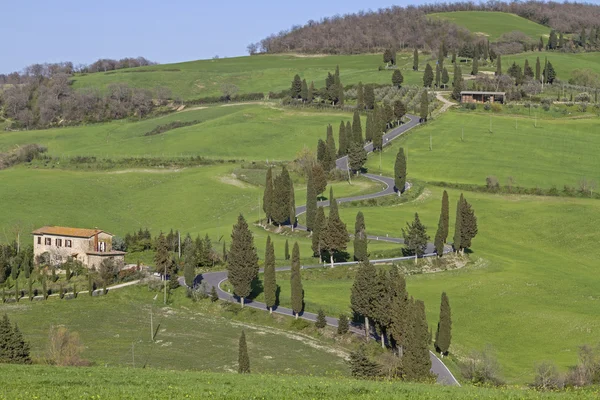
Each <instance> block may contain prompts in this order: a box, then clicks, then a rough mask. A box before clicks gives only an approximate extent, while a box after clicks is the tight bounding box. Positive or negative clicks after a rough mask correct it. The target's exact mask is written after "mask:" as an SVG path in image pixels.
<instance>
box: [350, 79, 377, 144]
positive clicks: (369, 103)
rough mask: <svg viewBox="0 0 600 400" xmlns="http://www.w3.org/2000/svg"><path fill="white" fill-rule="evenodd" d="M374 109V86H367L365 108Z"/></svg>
mask: <svg viewBox="0 0 600 400" xmlns="http://www.w3.org/2000/svg"><path fill="white" fill-rule="evenodd" d="M373 107H375V89H374V88H373V85H365V108H366V109H367V110H372V109H373ZM346 132H348V130H346Z"/></svg>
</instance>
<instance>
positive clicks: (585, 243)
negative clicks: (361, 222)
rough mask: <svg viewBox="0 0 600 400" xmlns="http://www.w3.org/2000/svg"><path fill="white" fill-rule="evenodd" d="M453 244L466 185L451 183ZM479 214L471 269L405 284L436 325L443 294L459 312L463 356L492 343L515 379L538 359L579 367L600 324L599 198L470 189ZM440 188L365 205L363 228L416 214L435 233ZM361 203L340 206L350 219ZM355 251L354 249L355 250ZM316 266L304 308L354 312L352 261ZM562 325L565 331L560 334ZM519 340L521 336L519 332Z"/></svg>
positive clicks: (373, 229)
mask: <svg viewBox="0 0 600 400" xmlns="http://www.w3.org/2000/svg"><path fill="white" fill-rule="evenodd" d="M448 192H449V196H450V204H451V205H450V221H451V230H450V241H451V237H452V235H453V229H452V227H453V225H454V210H455V204H456V200H457V199H458V197H459V195H460V192H458V191H455V190H449V191H448ZM465 196H466V198H467V200H468V201H469V202H470V203H471V204H472V205H473V208H474V209H475V212H476V215H477V217H478V226H479V234H478V236H477V237H476V238H475V239H474V241H473V250H474V254H472V255H471V259H472V261H473V263H474V265H472V266H471V267H468V268H466V269H460V270H455V271H451V272H442V273H436V274H426V275H413V276H410V277H409V278H408V289H409V291H410V293H411V294H412V295H413V296H415V297H416V298H419V299H423V300H425V303H426V308H427V317H428V321H429V324H430V325H431V326H435V324H436V322H437V318H438V315H439V301H440V300H439V299H440V294H441V292H442V291H446V292H447V293H448V295H449V297H450V303H451V306H452V312H453V317H452V318H453V333H452V337H453V343H454V344H453V347H452V349H451V352H453V353H454V354H455V355H457V356H458V357H459V358H460V357H462V356H465V355H467V354H468V353H469V352H470V350H472V349H474V348H482V347H483V346H484V345H486V344H488V343H489V344H492V345H493V347H494V348H495V349H496V350H497V352H498V358H499V361H500V363H501V365H502V367H503V374H504V375H505V377H506V379H508V381H509V382H514V383H528V382H530V381H531V379H532V374H533V366H534V364H535V363H536V362H539V361H542V360H546V359H549V360H554V361H556V362H557V363H558V364H559V365H560V366H561V367H562V368H563V369H566V367H568V366H570V365H574V364H575V362H576V360H577V346H579V345H581V344H585V343H590V344H595V343H596V342H597V337H598V332H599V330H600V321H599V319H598V318H597V317H596V311H595V310H596V309H597V307H598V304H597V303H598V296H597V293H598V291H599V290H600V285H599V284H598V281H597V279H595V275H596V269H597V268H596V264H597V262H596V260H597V259H598V257H599V256H600V252H599V251H598V250H597V249H595V243H597V242H598V240H600V233H598V232H597V230H596V229H595V228H594V226H595V222H594V221H595V220H596V219H597V216H598V215H600V203H599V202H598V201H594V200H581V199H561V198H549V197H533V196H499V195H489V194H481V193H465ZM441 197H442V189H440V188H437V187H430V188H428V189H426V190H425V192H424V194H423V195H422V196H421V198H420V199H419V200H417V201H416V202H413V203H408V204H402V205H398V206H392V207H369V208H363V209H362V210H361V211H362V212H363V213H364V215H365V222H366V226H367V232H368V233H370V234H374V235H385V234H386V233H389V234H390V235H394V236H401V228H403V227H405V226H406V222H408V221H410V220H412V219H413V218H414V213H415V212H418V213H419V216H420V217H421V221H423V223H424V224H425V225H426V226H427V227H428V234H429V235H430V236H434V235H435V229H436V227H437V221H438V218H439V209H440V203H441ZM357 211H358V209H356V208H345V207H344V208H341V209H340V215H341V216H342V219H343V220H344V222H346V224H347V225H348V226H351V225H352V224H353V223H354V218H355V215H356V212H357ZM350 248H351V247H350ZM307 273H310V274H311V276H312V278H311V279H310V280H304V281H303V285H304V290H305V299H306V304H307V309H308V311H312V312H315V311H317V310H318V308H320V307H323V308H324V309H326V310H327V311H328V312H329V313H331V314H333V315H337V314H338V313H340V312H348V311H349V308H348V307H349V303H350V287H351V285H352V282H353V276H354V272H353V268H350V269H347V271H346V270H343V271H335V272H331V273H328V272H327V271H321V278H319V277H318V275H315V274H317V272H312V271H311V272H307ZM288 275H289V274H287V273H282V275H281V283H280V285H281V289H282V290H281V302H282V305H287V304H289V281H288ZM556 332H560V335H557V334H556ZM516 338H518V339H516Z"/></svg>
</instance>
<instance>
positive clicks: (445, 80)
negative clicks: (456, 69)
mask: <svg viewBox="0 0 600 400" xmlns="http://www.w3.org/2000/svg"><path fill="white" fill-rule="evenodd" d="M448 82H450V76H449V75H448V70H447V69H446V67H444V68H443V69H442V87H444V88H445V87H446V85H448Z"/></svg>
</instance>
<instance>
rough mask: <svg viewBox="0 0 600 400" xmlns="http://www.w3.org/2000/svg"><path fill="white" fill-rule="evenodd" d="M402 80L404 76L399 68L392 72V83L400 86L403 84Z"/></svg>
mask: <svg viewBox="0 0 600 400" xmlns="http://www.w3.org/2000/svg"><path fill="white" fill-rule="evenodd" d="M402 82H404V76H402V72H400V70H399V69H396V70H395V71H394V73H393V74H392V84H393V85H394V86H396V87H397V88H399V87H401V86H402Z"/></svg>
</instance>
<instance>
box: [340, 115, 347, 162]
mask: <svg viewBox="0 0 600 400" xmlns="http://www.w3.org/2000/svg"><path fill="white" fill-rule="evenodd" d="M338 145H339V149H338V157H343V156H345V155H346V154H348V137H347V136H346V124H344V121H342V122H340V130H339V133H338Z"/></svg>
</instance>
